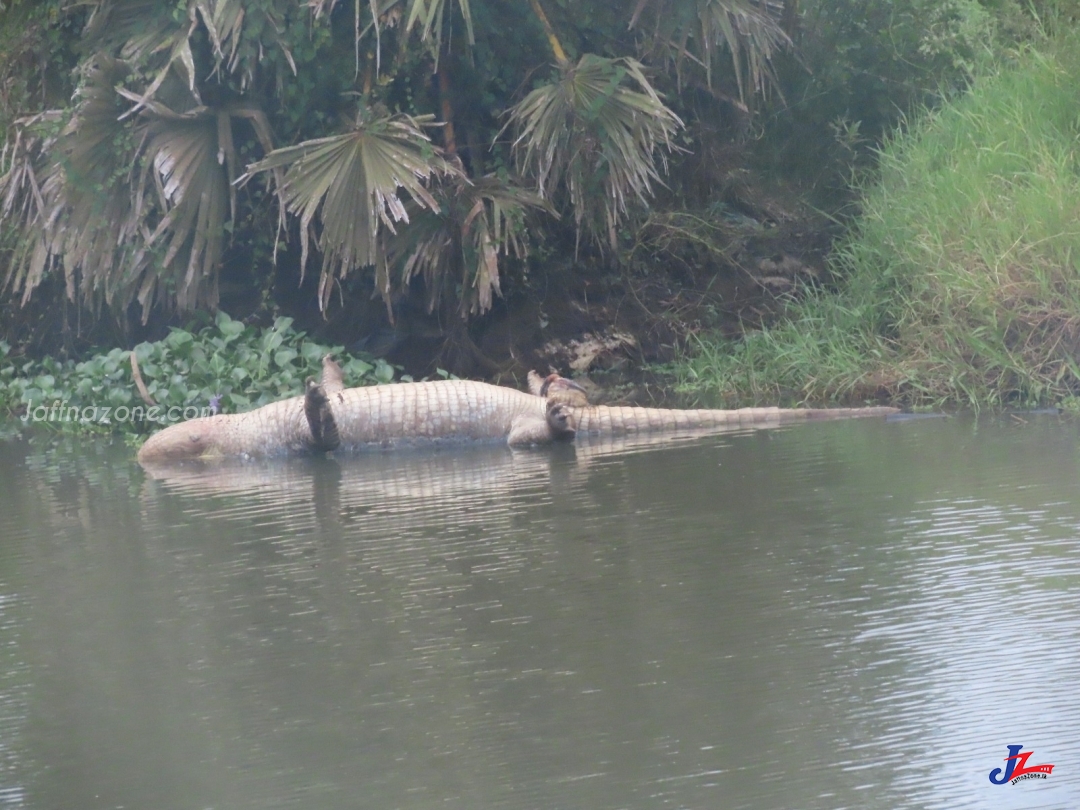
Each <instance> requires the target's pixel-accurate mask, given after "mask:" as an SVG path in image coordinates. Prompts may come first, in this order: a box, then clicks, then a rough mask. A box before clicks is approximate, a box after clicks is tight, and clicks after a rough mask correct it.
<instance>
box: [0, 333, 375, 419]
mask: <svg viewBox="0 0 1080 810" xmlns="http://www.w3.org/2000/svg"><path fill="white" fill-rule="evenodd" d="M328 353H330V354H333V355H334V356H335V357H336V358H337V359H338V361H339V363H340V364H341V366H342V371H343V372H344V374H345V380H346V383H347V384H348V385H350V386H355V385H371V384H375V383H386V382H390V381H392V380H393V378H394V369H393V367H391V366H390V365H388V364H387V363H386V362H385V361H383V360H376V361H373V362H370V363H369V362H367V361H365V360H362V359H360V358H358V357H350V356H347V355H345V354H343V349H342V347H341V346H325V345H321V344H319V343H317V342H315V341H313V340H310V339H309V338H308V337H307V336H306V335H305V334H304V333H303V332H298V331H296V330H295V329H293V328H292V319H291V318H284V317H283V318H278V319H277V321H276V323H275V324H274V325H273V326H272V327H271V328H268V329H258V328H255V327H251V326H245V325H244V324H243V323H241V322H240V321H236V320H233V319H232V318H230V317H229V316H228V315H226V314H225V313H224V312H218V314H217V317H216V318H214V319H213V321H212V322H210V323H205V324H203V325H201V326H199V325H198V324H195V325H192V327H191V328H189V329H179V328H174V329H172V330H171V331H170V332H169V334H168V336H167V337H165V338H164V339H163V340H160V341H156V342H154V343H140V344H138V345H137V346H136V347H135V348H134V350H133V351H131V352H128V351H123V350H121V349H113V350H111V351H109V352H107V353H105V354H99V355H95V356H93V357H90V358H88V359H87V360H84V361H80V362H76V361H74V360H63V361H61V360H56V359H54V358H51V357H46V358H44V359H42V360H40V361H39V360H26V359H16V358H14V357H12V356H11V346H10V344H7V343H4V342H0V412H3V411H6V412H8V413H9V414H16V415H18V416H19V417H20V418H21V419H22V420H23V422H24V423H28V424H33V425H35V426H39V427H44V428H46V429H52V430H55V431H58V432H73V431H74V432H105V433H124V434H141V433H146V432H148V431H150V430H152V429H155V428H157V427H159V426H161V425H162V424H165V423H167V422H170V421H178V420H179V419H190V418H193V417H195V416H209V415H211V414H213V413H235V412H239V411H245V410H248V409H250V408H254V407H258V406H260V405H265V404H266V403H268V402H274V401H276V400H279V399H282V398H283V397H288V396H294V395H296V394H299V393H300V392H301V391H302V390H303V385H304V380H305V379H306V378H307V377H309V376H312V377H315V378H318V376H319V373H320V369H321V360H322V357H323V356H324V355H326V354H328ZM131 354H134V355H135V358H136V362H135V363H134V364H133V363H132V362H131V357H130V355H131ZM136 368H137V369H138V375H139V378H140V379H141V380H142V381H143V384H144V385H145V389H146V391H145V393H146V399H148V400H149V401H146V399H143V398H142V396H141V394H140V393H139V392H138V390H137V386H136V378H135V369H136Z"/></svg>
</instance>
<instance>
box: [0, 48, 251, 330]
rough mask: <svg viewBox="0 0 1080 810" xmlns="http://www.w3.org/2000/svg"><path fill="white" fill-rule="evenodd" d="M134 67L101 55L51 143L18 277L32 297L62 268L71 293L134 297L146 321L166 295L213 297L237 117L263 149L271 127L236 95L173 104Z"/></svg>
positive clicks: (188, 301) (206, 300)
mask: <svg viewBox="0 0 1080 810" xmlns="http://www.w3.org/2000/svg"><path fill="white" fill-rule="evenodd" d="M126 74H127V67H126V66H125V65H124V64H123V63H122V62H119V61H117V60H112V59H109V58H107V57H103V56H98V57H96V59H95V60H94V62H93V63H92V65H91V66H90V68H89V69H88V70H87V72H86V77H85V81H84V82H83V84H82V86H81V87H80V89H79V91H78V93H77V103H76V106H75V110H74V114H73V115H72V118H71V120H70V121H69V122H68V124H67V126H66V127H65V128H64V130H63V131H62V133H61V134H60V136H59V137H58V138H57V139H56V141H55V144H54V146H53V149H52V150H51V151H52V157H51V163H50V164H49V166H48V169H47V171H46V176H45V180H44V182H43V183H42V184H41V189H40V194H39V197H40V202H38V203H36V204H35V206H34V207H33V209H32V210H31V209H28V208H27V206H26V204H24V205H23V209H24V210H25V211H28V212H30V213H32V219H24V222H23V223H22V224H23V230H24V232H27V233H31V232H36V233H35V235H34V236H32V237H31V238H30V239H28V240H26V244H25V246H24V249H23V251H22V253H21V254H20V256H19V257H18V260H17V262H16V263H15V265H14V266H13V267H14V271H13V274H12V276H11V278H10V282H11V283H12V284H13V286H14V288H15V289H16V290H17V291H21V292H22V294H23V299H24V301H25V300H26V299H27V298H28V297H29V295H30V294H31V293H32V291H33V290H34V288H36V287H37V286H38V285H39V284H40V283H41V281H42V280H43V279H44V277H45V276H46V275H47V274H48V272H49V271H50V270H51V269H53V268H54V267H62V268H63V271H64V274H65V278H66V284H67V291H68V295H69V296H70V297H72V298H74V297H75V295H76V292H77V291H78V292H80V293H81V295H82V297H83V299H84V301H86V303H87V304H90V305H92V306H93V305H95V304H99V303H101V302H104V303H110V304H111V303H116V304H119V305H120V306H126V305H127V304H129V303H130V302H131V301H133V300H138V301H139V302H140V303H141V304H142V305H143V317H144V318H145V317H146V316H147V314H148V313H149V309H150V307H151V306H153V304H154V303H156V302H158V301H169V302H170V303H175V304H176V305H178V306H179V307H180V308H181V309H192V308H195V307H198V306H203V305H209V306H213V305H214V304H216V300H217V291H216V290H217V283H216V279H217V266H218V263H219V261H220V258H221V253H222V250H223V248H224V238H225V232H226V227H227V226H228V224H229V223H230V222H231V221H232V219H233V217H234V216H235V197H234V195H235V191H234V189H233V187H232V183H231V181H232V179H233V178H234V176H235V172H236V166H237V162H238V161H237V158H236V154H235V149H234V147H233V138H232V119H233V118H236V117H243V118H245V119H248V120H250V121H251V123H252V125H253V128H254V130H255V132H256V135H257V136H258V138H259V140H260V142H261V143H262V145H263V148H264V149H265V150H266V151H270V149H271V147H272V144H271V142H270V133H269V125H268V123H267V122H266V119H265V116H264V115H263V114H262V112H261V111H260V110H258V109H257V108H255V107H251V106H248V105H241V104H235V103H234V104H231V105H227V106H222V107H218V108H208V107H204V106H198V107H195V108H193V109H191V110H189V111H187V112H184V113H176V112H174V111H173V110H171V109H170V108H168V107H166V106H164V105H163V104H160V103H159V102H156V101H152V100H148V99H146V98H145V97H143V96H139V95H137V94H135V93H132V92H130V91H127V90H124V89H123V88H122V87H120V86H119V85H120V83H121V81H122V80H123V78H124V77H125V76H126ZM125 98H126V99H128V100H131V101H136V102H137V103H138V105H139V106H140V108H141V111H140V112H139V114H138V116H137V118H136V120H135V122H134V123H132V122H129V121H127V120H125V116H124V115H123V114H122V113H123V112H124V107H125V102H124V99H125ZM140 166H141V169H140ZM0 213H3V212H2V211H0ZM3 216H4V218H5V219H6V218H7V216H8V214H6V213H3Z"/></svg>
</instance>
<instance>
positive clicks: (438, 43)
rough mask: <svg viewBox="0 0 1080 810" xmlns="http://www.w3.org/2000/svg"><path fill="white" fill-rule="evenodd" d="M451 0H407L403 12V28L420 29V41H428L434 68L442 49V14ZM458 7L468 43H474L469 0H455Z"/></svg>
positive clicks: (437, 64) (436, 66) (409, 30)
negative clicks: (405, 8) (406, 8)
mask: <svg viewBox="0 0 1080 810" xmlns="http://www.w3.org/2000/svg"><path fill="white" fill-rule="evenodd" d="M450 2H451V0H409V6H408V10H407V11H406V13H405V30H406V31H408V32H410V33H411V32H412V31H414V30H416V29H419V31H420V41H421V42H425V43H428V44H429V46H430V48H431V53H432V55H433V57H434V59H435V68H436V70H437V69H438V66H439V53H440V52H441V51H442V31H443V16H444V15H445V14H446V7H447V5H449V4H450ZM457 5H458V9H459V10H460V11H461V16H462V18H463V19H464V20H465V32H466V35H467V36H468V38H469V44H470V45H475V44H476V37H475V36H474V35H473V22H472V9H471V8H470V7H469V0H457Z"/></svg>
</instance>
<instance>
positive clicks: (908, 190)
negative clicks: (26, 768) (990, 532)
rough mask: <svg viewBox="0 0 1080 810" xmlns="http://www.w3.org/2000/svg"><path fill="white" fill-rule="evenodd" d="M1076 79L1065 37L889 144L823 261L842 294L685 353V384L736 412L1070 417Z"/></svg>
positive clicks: (1070, 41)
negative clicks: (1052, 408)
mask: <svg viewBox="0 0 1080 810" xmlns="http://www.w3.org/2000/svg"><path fill="white" fill-rule="evenodd" d="M1070 28H1071V26H1070ZM1078 75H1080V34H1078V33H1077V32H1076V31H1075V29H1072V30H1070V31H1067V32H1065V33H1063V34H1061V35H1059V37H1058V38H1057V39H1055V40H1053V41H1050V42H1046V43H1044V44H1042V45H1041V46H1039V47H1038V48H1026V49H1024V50H1023V52H1022V53H1020V54H1017V55H1014V56H1013V57H1011V58H1008V59H1005V60H1003V61H1001V62H998V63H996V64H995V65H994V66H992V67H987V68H985V70H984V74H983V75H981V76H980V77H979V78H978V79H977V80H976V81H975V83H974V86H973V87H972V90H971V92H970V93H968V94H967V95H966V96H965V97H964V98H962V99H960V100H958V101H957V102H956V103H954V104H950V105H948V106H946V107H944V108H942V109H940V110H938V111H936V112H934V113H927V114H925V115H924V116H923V117H922V118H921V120H920V122H919V123H918V125H917V126H915V127H914V128H913V129H912V130H911V131H910V132H909V133H907V134H901V135H898V137H896V138H894V139H892V140H891V141H890V142H889V143H888V144H887V146H886V147H885V149H884V150H883V151H882V154H881V175H880V180H878V181H877V182H875V183H874V184H873V185H871V186H870V187H868V188H867V189H866V192H865V195H864V200H863V212H862V216H861V218H860V220H859V223H858V228H857V230H856V231H855V232H854V233H853V234H852V236H851V237H850V238H849V239H848V240H846V241H845V242H844V243H843V244H842V245H840V246H839V248H838V250H837V252H836V254H835V268H836V270H837V272H838V273H840V274H842V275H843V277H844V278H845V284H844V286H843V288H842V290H841V291H840V292H838V293H830V292H825V291H823V292H820V293H819V294H816V295H813V296H811V297H809V298H808V299H806V300H804V301H801V302H798V303H795V304H793V305H792V307H791V308H790V309H789V312H788V315H787V317H786V318H785V319H783V320H782V321H781V322H780V323H778V324H776V325H775V326H774V327H773V328H771V329H768V330H765V331H762V332H758V333H754V334H751V335H748V336H747V337H746V339H744V340H741V341H739V342H737V343H730V342H727V341H722V340H721V341H715V340H712V339H709V340H705V341H703V342H701V344H700V345H699V351H698V352H697V354H696V356H695V357H694V358H693V359H692V360H691V361H690V362H689V363H688V364H687V365H686V366H685V367H684V368H683V370H682V373H683V375H684V380H685V382H686V384H687V385H688V386H689V387H691V388H693V389H695V390H701V389H709V390H712V391H715V392H717V393H719V394H720V395H722V396H723V397H724V398H726V399H729V400H732V401H740V402H741V401H748V400H762V401H767V402H773V401H775V400H776V399H778V398H785V399H789V400H794V401H807V400H810V401H820V400H828V399H852V398H854V399H875V398H888V399H890V400H894V401H896V400H899V401H906V402H909V403H911V404H915V405H932V406H939V405H943V404H951V405H957V404H962V405H970V406H972V407H976V408H979V407H1001V406H1007V405H1019V406H1025V405H1034V404H1046V403H1050V404H1063V405H1068V406H1072V405H1074V404H1075V402H1076V397H1078V396H1080V364H1078V361H1077V357H1078V353H1080V284H1078V283H1077V273H1078V270H1080V265H1078V264H1077V257H1078V256H1080V212H1078V208H1077V200H1080V163H1078V158H1077V150H1076V144H1077V142H1078V139H1080V117H1078V116H1077V110H1078V109H1080V89H1078V87H1080V86H1078V84H1077V82H1076V77H1077V76H1078Z"/></svg>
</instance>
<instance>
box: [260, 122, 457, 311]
mask: <svg viewBox="0 0 1080 810" xmlns="http://www.w3.org/2000/svg"><path fill="white" fill-rule="evenodd" d="M431 119H432V116H420V117H415V118H414V117H411V116H408V115H404V114H398V115H389V114H369V113H368V112H367V111H365V110H362V111H361V114H360V115H359V116H358V118H357V120H356V123H355V124H354V125H353V126H352V127H351V128H350V129H349V131H347V132H344V133H342V134H340V135H333V136H330V137H327V138H317V139H315V140H311V141H305V142H303V143H299V144H296V145H295V146H288V147H285V148H282V149H277V150H275V151H273V152H271V153H270V154H268V155H267V156H266V157H265V158H264V159H263V160H261V161H259V162H257V163H254V164H252V165H250V166H248V170H247V174H245V175H244V177H243V178H241V181H244V180H247V179H248V178H250V177H251V176H253V175H254V174H256V173H258V172H262V171H268V170H285V174H284V178H283V179H282V181H281V185H280V188H279V193H280V197H281V200H282V205H284V206H285V207H286V208H287V209H288V210H289V211H290V212H291V213H293V214H297V215H299V217H300V238H301V266H302V267H306V266H307V258H308V254H309V252H310V240H311V234H313V233H314V228H313V224H314V222H315V220H316V217H317V218H318V221H319V226H320V230H319V233H318V238H317V246H318V248H319V250H320V252H321V253H322V257H323V263H322V273H321V276H320V282H319V300H320V304H321V306H323V307H324V308H325V306H326V304H327V302H328V300H329V297H330V292H331V290H332V286H333V284H332V283H333V280H334V279H335V278H338V277H344V276H345V275H346V274H347V273H348V272H349V271H350V270H352V269H354V268H357V267H364V266H370V265H376V266H379V265H381V251H380V247H379V240H378V235H379V229H380V226H385V227H386V228H387V229H388V230H390V231H391V232H393V231H394V230H395V223H397V222H402V221H404V222H408V218H409V217H408V212H407V211H406V208H405V204H404V201H403V200H402V198H401V196H400V194H401V191H402V190H404V192H405V193H406V194H407V195H408V197H409V198H410V199H411V200H412V201H413V202H414V203H415V204H417V205H418V206H420V207H421V208H431V207H434V206H436V205H437V203H436V202H435V199H434V198H433V197H432V196H431V194H430V193H429V192H428V190H427V189H426V188H425V187H424V183H425V182H427V181H428V180H429V179H430V178H431V177H432V176H433V175H441V174H446V175H453V174H457V173H458V172H459V170H458V169H456V168H455V167H454V166H452V165H451V164H450V163H448V162H447V161H446V160H444V159H443V158H442V157H441V156H440V155H439V153H438V150H437V149H436V148H435V147H434V146H433V145H432V144H431V141H430V140H429V139H428V137H427V135H426V134H425V133H424V131H423V128H424V127H425V126H428V125H430V122H431ZM380 289H381V292H382V293H383V295H384V296H389V286H388V284H387V283H385V281H384V283H383V284H382V285H381V287H380Z"/></svg>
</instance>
